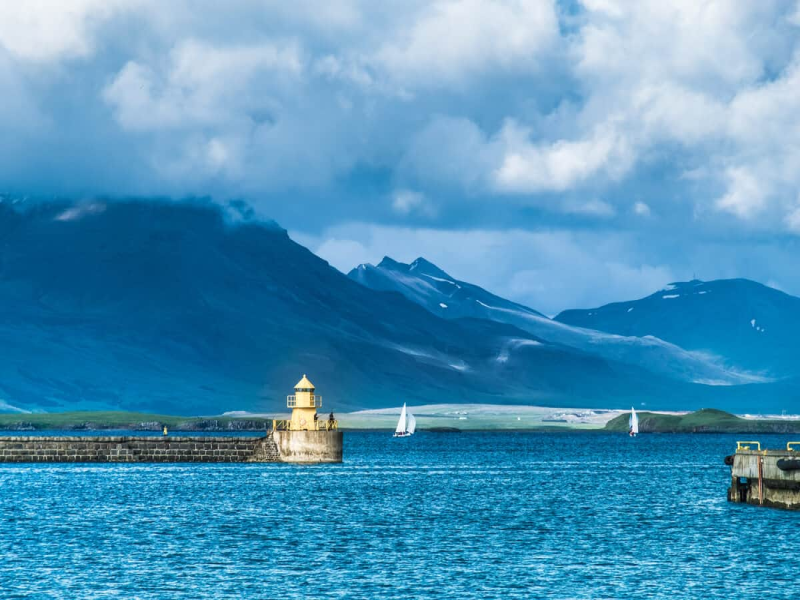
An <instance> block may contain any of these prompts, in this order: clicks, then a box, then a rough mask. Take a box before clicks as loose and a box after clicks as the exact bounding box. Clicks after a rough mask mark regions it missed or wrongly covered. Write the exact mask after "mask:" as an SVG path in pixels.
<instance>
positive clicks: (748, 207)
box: [716, 167, 766, 219]
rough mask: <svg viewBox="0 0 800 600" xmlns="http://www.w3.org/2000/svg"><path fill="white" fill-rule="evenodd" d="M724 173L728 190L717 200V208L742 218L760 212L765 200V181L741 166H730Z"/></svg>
mask: <svg viewBox="0 0 800 600" xmlns="http://www.w3.org/2000/svg"><path fill="white" fill-rule="evenodd" d="M726 175H727V179H728V191H727V192H726V193H725V195H724V196H722V198H720V199H719V200H717V203H716V205H717V208H719V209H720V210H724V211H727V212H729V213H731V214H733V215H736V216H737V217H740V218H743V219H746V218H750V217H752V216H754V215H756V214H757V213H758V212H760V211H761V209H762V208H763V207H764V203H765V201H766V192H765V190H764V185H765V182H762V181H759V180H758V179H757V178H756V177H755V176H754V175H753V173H751V172H750V171H748V170H747V169H745V168H741V167H731V168H730V169H728V171H727V174H726Z"/></svg>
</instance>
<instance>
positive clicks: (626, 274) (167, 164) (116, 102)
mask: <svg viewBox="0 0 800 600" xmlns="http://www.w3.org/2000/svg"><path fill="white" fill-rule="evenodd" d="M797 15H798V12H797V4H796V3H787V2H781V1H779V0H764V1H763V2H757V3H756V2H734V3H732V2H728V1H725V0H707V1H704V2H696V1H691V0H675V1H673V2H662V1H659V0H641V1H639V2H627V1H622V0H577V1H575V2H572V1H570V2H567V1H566V0H565V1H562V2H555V1H549V0H530V1H526V2H523V1H521V0H502V1H501V0H498V1H488V0H485V1H482V0H432V1H423V0H409V1H407V2H389V3H381V4H376V3H374V2H369V1H367V0H332V1H331V2H327V3H322V4H320V3H319V2H314V1H313V0H297V1H296V2H291V3H286V2H279V1H277V0H230V2H226V3H225V4H224V5H222V4H217V3H204V4H203V9H202V10H198V9H197V4H196V3H193V2H189V1H188V0H175V1H174V2H169V3H163V2H156V1H155V0H104V1H103V2H100V1H99V0H75V1H74V2H69V3H64V2H54V1H48V0H31V1H30V2H24V3H21V2H17V3H13V2H6V3H4V4H2V6H0V87H2V89H3V90H4V97H3V102H2V103H0V125H2V128H3V131H4V132H6V133H7V135H5V136H4V137H3V141H2V143H0V181H2V182H3V186H4V187H3V189H2V190H0V192H2V193H6V194H11V195H14V194H16V195H18V196H29V195H30V196H33V197H43V198H50V197H54V196H56V197H73V198H88V199H91V198H95V197H98V196H102V197H105V196H128V195H158V196H177V197H181V196H186V195H203V196H210V197H212V198H214V199H216V200H219V201H220V202H225V201H227V200H228V199H231V198H241V199H244V200H246V201H247V202H249V203H251V204H252V205H253V206H254V207H255V209H256V210H257V212H258V213H259V214H260V215H262V216H269V217H274V218H275V219H276V220H278V221H279V222H281V223H282V224H283V225H284V226H286V227H288V228H290V229H296V228H297V227H298V226H301V227H303V228H306V229H307V235H309V236H311V237H310V239H317V238H318V236H319V234H320V232H321V231H327V230H328V229H329V228H331V227H335V226H336V224H337V223H350V222H353V221H358V222H361V223H365V224H371V225H374V226H380V227H387V228H389V229H388V230H387V231H394V229H393V228H395V229H396V228H403V227H406V226H407V225H408V224H409V223H420V222H424V223H425V224H426V226H428V227H430V229H431V230H435V231H436V232H437V234H436V236H437V237H431V238H428V237H425V236H423V237H422V238H420V239H416V238H413V236H411V234H407V237H408V239H409V240H411V241H417V242H419V243H429V242H428V240H429V239H432V240H439V241H440V243H441V240H442V239H443V237H442V236H443V233H442V232H447V231H457V232H459V231H476V230H479V231H494V232H500V231H502V230H503V229H504V228H511V229H513V230H514V231H517V230H520V231H522V230H535V231H537V232H541V231H542V230H548V231H549V230H552V231H558V232H561V235H562V236H567V235H568V233H570V232H571V233H572V234H573V235H579V234H580V235H585V234H586V232H587V231H589V232H590V233H591V234H592V235H595V236H597V237H596V239H595V241H596V242H597V243H600V240H607V239H610V238H612V237H614V236H617V235H619V236H622V237H624V238H625V239H628V236H633V235H638V236H641V237H643V238H646V239H647V240H648V242H649V244H650V247H651V248H652V250H651V251H648V254H647V257H646V258H645V259H642V261H641V263H639V262H637V261H636V260H634V259H633V258H631V256H632V255H631V254H630V251H631V250H630V249H631V248H632V247H633V246H635V244H632V243H629V244H626V245H620V246H616V247H615V246H613V245H610V246H608V247H609V250H608V253H607V254H604V255H603V264H602V265H597V264H596V263H595V264H592V263H591V261H589V259H588V258H585V257H584V256H583V255H582V254H580V253H577V254H572V250H571V249H570V248H572V247H573V246H574V244H572V245H570V244H566V243H559V241H562V242H563V238H559V237H551V238H541V239H547V240H549V241H550V242H551V243H553V244H554V245H555V247H559V248H561V249H562V250H564V252H565V253H566V256H573V258H574V259H575V260H576V261H579V262H581V261H583V262H582V263H581V264H584V263H585V264H586V265H589V267H588V268H587V269H586V270H585V271H578V272H579V273H581V276H583V277H585V278H586V279H587V283H586V284H585V286H584V287H582V288H580V290H590V289H591V287H592V283H591V282H596V283H598V285H600V284H599V282H598V280H597V278H595V277H594V276H593V273H592V269H593V268H597V269H598V271H599V272H600V273H604V276H606V277H608V279H609V281H612V282H614V283H613V285H616V286H619V289H620V290H626V291H630V292H634V291H636V289H637V288H636V287H635V285H634V284H632V283H626V282H627V281H628V280H629V279H632V278H634V277H635V276H636V273H638V274H639V276H641V277H642V278H643V280H644V281H646V282H651V281H652V280H654V279H656V278H657V276H660V274H665V273H667V272H670V273H673V274H676V275H677V274H680V273H683V272H684V267H685V265H684V264H683V263H684V260H689V258H688V257H693V260H694V261H696V262H702V263H703V264H707V260H710V259H705V258H704V253H705V254H707V255H708V256H715V257H718V258H719V260H725V261H726V265H728V266H725V267H724V268H723V267H719V268H717V269H712V267H713V265H711V266H709V267H708V270H709V271H711V270H714V272H716V273H719V274H725V275H729V276H736V275H742V274H745V273H749V274H751V276H752V275H753V274H755V275H757V273H756V272H755V271H752V270H751V268H755V267H751V266H749V265H750V263H748V262H747V261H743V260H742V261H737V260H734V259H735V258H736V256H738V255H737V252H739V253H741V255H742V256H745V255H747V256H751V257H752V256H758V257H760V260H762V261H763V263H761V264H758V265H756V266H758V267H759V268H760V269H761V270H762V271H763V272H764V273H768V276H769V277H770V278H772V279H775V280H778V281H781V282H784V285H785V286H786V287H787V289H789V290H792V289H794V288H793V286H795V285H798V283H797V282H796V280H795V278H794V277H793V276H792V274H791V273H789V274H788V275H787V274H786V273H784V272H783V271H782V270H785V269H789V267H787V265H788V264H789V263H788V259H787V258H786V256H785V255H784V253H783V251H782V250H781V249H780V243H781V242H783V243H787V240H792V241H793V240H794V238H793V236H794V235H795V234H796V233H797V231H798V224H797V223H798V217H797V206H798V205H797V189H798V188H799V187H800V124H798V121H797V118H796V115H797V113H798V110H799V109H800V29H798V26H797V23H798V20H797ZM642 199H646V200H645V201H643V200H642ZM645 202H646V203H645ZM648 215H649V216H651V217H652V216H653V215H657V216H658V219H653V218H642V217H647V216H648ZM637 217H638V218H637ZM515 235H516V234H515ZM769 236H774V237H775V238H776V244H777V245H776V246H774V247H773V246H769V248H761V246H759V243H760V242H759V240H762V239H765V238H767V237H769ZM332 239H333V238H332ZM336 239H340V240H341V241H342V243H338V242H335V241H332V242H331V245H330V246H329V247H330V248H336V247H338V248H339V250H338V253H339V254H340V255H341V256H343V257H344V256H355V255H356V254H363V253H364V252H366V253H369V252H371V251H372V250H371V249H372V248H377V246H378V244H377V243H375V244H370V243H367V241H365V240H362V239H361V238H357V239H356V238H350V237H346V236H345V237H341V236H340V237H339V238H336ZM354 239H355V241H357V242H358V243H359V244H361V247H359V246H354V245H353V244H348V243H346V242H347V241H348V240H349V241H353V240H354ZM487 239H488V238H487ZM492 239H494V240H497V239H500V236H499V234H498V235H495V236H493V238H492ZM462 242H463V238H457V239H455V238H454V243H462ZM430 243H432V242H430ZM603 243H605V242H603ZM337 244H338V245H337ZM520 244H522V243H521V242H520ZM676 244H677V245H679V246H680V247H681V248H682V252H681V253H679V254H680V256H678V255H677V254H678V253H675V252H674V248H675V245H676ZM719 244H722V245H724V246H725V248H726V249H725V251H724V252H723V251H722V250H720V251H719V252H716V251H709V248H712V249H713V248H717V245H719ZM502 247H503V248H505V249H506V250H507V251H508V252H523V253H526V252H528V253H529V252H532V251H534V250H535V251H540V250H541V248H540V247H539V246H536V247H534V246H525V245H524V244H522V245H520V246H518V247H511V246H508V245H502ZM581 247H582V246H581ZM737 249H738V250H737ZM638 250H639V251H641V248H639V249H638ZM331 252H333V250H331ZM613 252H619V253H620V258H618V259H616V262H615V259H614V257H613ZM490 254H491V252H490ZM587 254H588V252H587ZM523 255H524V254H523ZM684 255H685V256H686V257H687V258H685V259H684V258H683V256H684ZM493 256H494V258H495V260H496V261H498V262H502V260H504V259H503V257H502V256H501V255H500V254H494V255H493ZM377 258H378V259H380V256H378V257H377ZM410 258H414V257H413V256H411V257H410ZM445 258H447V257H445ZM448 260H452V261H453V262H454V264H456V266H458V265H459V264H461V263H460V262H458V261H456V259H454V258H453V259H450V258H448ZM474 260H475V264H476V265H478V266H476V267H475V269H476V270H478V272H479V273H478V275H479V276H481V277H483V275H481V270H482V269H487V270H491V268H492V267H491V265H489V264H488V263H486V262H481V261H480V260H478V257H474ZM551 260H553V261H554V264H557V265H560V268H564V269H565V270H566V271H569V269H566V267H565V265H566V264H567V259H566V258H563V259H562V258H561V257H558V256H551ZM612 264H618V265H621V266H620V267H619V268H618V269H617V271H614V269H613V268H612V267H611V266H610V265H612ZM480 265H484V266H480ZM540 269H544V270H543V271H542V272H543V273H545V274H546V275H547V276H552V277H554V278H558V279H559V281H563V280H564V279H565V275H561V276H559V275H558V273H556V272H554V271H550V270H547V269H545V267H541V266H539V265H534V266H530V265H527V266H526V265H523V264H521V263H520V264H517V265H516V266H515V270H514V272H513V273H512V272H510V271H509V272H505V273H504V277H506V278H507V281H511V280H512V279H513V275H514V273H522V272H528V271H530V272H531V273H534V274H535V273H537V272H539V271H540ZM737 269H738V270H737ZM465 274H468V273H467V271H466V266H465ZM651 274H655V275H651ZM526 277H527V278H526ZM526 277H523V276H521V275H520V276H518V280H519V281H520V282H521V283H520V284H519V285H520V286H521V287H520V288H519V289H520V290H521V289H523V287H524V286H528V288H527V289H534V287H535V286H534V283H531V282H533V281H534V280H535V276H534V275H530V276H526ZM765 277H766V276H765ZM465 278H468V277H465ZM485 279H486V281H488V282H490V283H491V282H492V281H494V280H493V279H492V278H491V277H486V278H485ZM525 281H527V282H528V283H524V282H525ZM498 285H499V286H505V287H504V288H503V289H506V290H507V291H509V293H514V292H513V290H510V288H509V284H508V283H502V282H499V284H498ZM536 285H539V284H538V283H537V284H536ZM548 285H549V284H548ZM558 285H562V284H558ZM563 285H564V288H563V289H564V292H563V295H564V297H565V298H567V297H570V298H572V300H574V301H575V302H577V301H579V300H580V299H581V298H588V294H589V291H586V292H584V291H579V289H578V286H577V284H574V286H573V284H568V283H563ZM557 287H558V286H557V285H556V284H555V283H553V284H552V285H551V287H550V289H551V291H553V290H555V289H557ZM601 287H602V286H601ZM798 290H800V287H798ZM520 293H522V292H520ZM532 293H533V292H531V294H532ZM554 293H555V292H554ZM559 293H560V292H559ZM596 293H597V294H599V295H602V294H604V293H605V292H596ZM608 293H609V295H612V291H609V292H608ZM531 299H532V302H533V301H536V302H543V303H545V304H546V302H547V301H546V300H543V296H540V295H535V296H531Z"/></svg>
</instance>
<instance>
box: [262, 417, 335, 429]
mask: <svg viewBox="0 0 800 600" xmlns="http://www.w3.org/2000/svg"><path fill="white" fill-rule="evenodd" d="M291 428H292V421H291V419H273V421H272V430H273V431H289V430H291ZM337 429H339V420H338V419H333V420H330V419H325V420H317V421H313V422H312V423H310V424H309V425H308V426H307V427H304V428H303V429H302V430H301V431H336V430H337Z"/></svg>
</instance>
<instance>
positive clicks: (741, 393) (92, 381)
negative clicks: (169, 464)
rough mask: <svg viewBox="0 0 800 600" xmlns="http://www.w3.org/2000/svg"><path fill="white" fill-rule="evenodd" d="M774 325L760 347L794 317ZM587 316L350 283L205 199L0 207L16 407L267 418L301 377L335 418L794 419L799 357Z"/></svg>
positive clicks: (385, 277) (270, 226)
mask: <svg viewBox="0 0 800 600" xmlns="http://www.w3.org/2000/svg"><path fill="white" fill-rule="evenodd" d="M691 283H692V284H694V283H696V282H691ZM716 283H720V282H711V283H710V284H708V285H711V284H716ZM747 283H748V284H752V282H747ZM680 285H684V284H680ZM687 285H688V284H687ZM752 285H755V286H757V285H758V284H752ZM678 287H680V286H679V285H676V288H675V289H677V288H678ZM761 287H763V286H761ZM764 289H765V290H770V288H764ZM721 290H722V288H720V289H716V288H714V290H713V292H712V293H716V296H715V298H719V300H715V301H718V302H731V301H732V300H731V299H730V298H728V299H727V300H726V299H725V297H723V296H724V294H723V293H722V291H721ZM772 291H773V292H774V290H772ZM670 292H672V293H674V292H675V290H670ZM712 293H707V294H704V295H708V296H712ZM731 293H732V294H733V292H731ZM776 293H779V292H776ZM663 295H670V294H668V293H667V292H664V293H663ZM734 295H735V294H734ZM784 296H785V295H784ZM787 298H789V299H790V300H792V301H794V302H800V300H798V299H797V298H792V297H789V296H787ZM646 300H647V299H644V300H642V301H637V302H645V301H646ZM675 305H676V306H677V303H676V304H675ZM785 306H786V307H788V308H786V310H792V307H793V306H794V305H793V304H791V303H789V304H786V305H785ZM604 308H605V307H604ZM639 309H641V312H642V313H644V312H646V310H648V309H647V305H646V304H642V305H636V306H635V310H634V311H631V313H633V312H635V311H636V310H639ZM625 310H627V308H626V309H625ZM779 310H784V305H783V304H779V303H777V304H775V311H779ZM597 311H601V312H602V311H603V309H597ZM587 312H595V311H587ZM745 312H746V311H745ZM631 313H627V312H626V313H625V314H631ZM709 314H711V315H712V316H713V314H714V313H713V312H712V313H709ZM718 314H727V313H725V312H724V311H720V312H719V313H718ZM736 314H739V313H736ZM747 314H749V313H747ZM760 314H761V313H753V315H752V317H753V318H755V319H756V321H755V323H756V325H753V326H752V327H751V329H752V330H753V332H754V333H756V334H762V335H765V336H766V335H767V334H769V333H770V332H771V330H772V329H773V328H775V329H777V328H778V326H777V325H773V323H776V324H777V323H778V322H779V321H778V320H777V319H779V317H780V315H779V314H777V313H775V314H772V313H770V314H769V315H767V313H766V312H765V313H764V314H763V316H759V315H760ZM593 317H594V315H583V314H582V312H581V311H572V312H571V313H562V314H561V315H559V316H558V318H557V319H555V320H552V319H548V318H547V317H545V316H544V315H542V314H541V313H539V312H537V311H536V310H534V309H531V308H528V307H525V306H522V305H520V304H518V303H514V302H511V301H508V300H505V299H503V298H500V297H498V296H496V295H493V294H491V293H490V292H488V291H486V290H483V289H482V288H480V287H478V286H475V285H471V284H469V283H467V282H463V281H458V280H456V279H454V278H452V277H450V276H449V275H448V274H447V273H446V272H444V271H443V270H441V269H439V268H438V267H436V266H435V265H433V264H431V263H429V262H428V261H425V260H424V259H418V260H417V261H414V262H413V263H411V264H410V265H404V264H402V263H399V262H395V261H392V260H391V259H385V260H384V261H383V262H381V263H380V265H378V266H377V267H373V266H370V265H362V266H360V267H358V268H356V269H354V271H353V272H351V273H350V275H349V277H348V276H346V275H344V274H342V273H341V272H339V271H337V270H336V269H334V268H333V267H331V266H330V265H329V264H327V263H326V262H325V261H323V260H322V259H320V258H319V257H317V256H315V255H314V254H313V253H311V252H310V251H308V250H307V249H306V248H304V247H302V246H300V245H298V244H297V243H295V242H293V241H292V240H291V239H290V238H289V236H288V235H287V233H286V231H284V230H283V229H281V228H280V227H279V226H278V225H276V224H275V223H271V222H261V221H255V220H252V219H251V218H249V217H248V215H247V214H246V213H239V212H236V211H232V210H229V209H223V208H220V207H219V206H216V205H213V204H210V203H186V202H181V203H177V202H175V203H173V202H166V201H163V202H162V201H128V202H122V201H117V202H91V203H78V204H75V203H44V204H42V203H37V204H28V203H18V204H11V203H8V202H4V203H0V409H2V410H6V411H13V410H24V411H55V410H65V409H126V410H138V411H154V412H161V413H173V414H184V415H201V414H219V413H221V412H224V411H231V410H247V411H252V412H273V411H280V410H285V395H286V394H288V393H291V387H292V385H293V384H294V382H295V381H297V380H298V379H299V378H300V377H301V376H302V374H303V373H304V372H305V373H308V375H309V377H310V378H311V379H312V381H314V383H315V384H316V385H317V388H318V391H319V392H320V393H321V394H322V395H323V399H324V403H323V410H328V409H334V410H350V409H356V408H380V407H389V406H397V405H399V404H401V403H402V402H404V401H405V402H409V403H412V404H413V403H432V402H436V403H441V402H452V403H458V402H471V403H473V402H486V403H517V404H520V403H523V404H542V405H551V406H586V407H624V406H630V405H631V404H636V405H637V406H639V405H641V404H642V403H646V405H647V407H648V408H661V409H668V408H672V409H693V408H697V407H700V406H716V407H719V408H725V409H727V410H733V411H739V412H743V411H747V410H756V409H758V410H768V409H769V410H775V411H778V410H784V409H785V410H791V409H792V408H793V407H794V406H795V398H796V395H795V393H796V390H797V385H796V380H795V378H794V375H795V372H794V371H793V370H792V369H791V368H790V363H791V361H790V360H788V359H787V360H779V358H780V357H781V353H780V352H778V351H776V352H774V353H773V354H772V356H774V357H775V361H774V362H771V361H770V360H769V359H768V358H766V357H764V356H762V357H750V358H748V357H747V356H745V355H746V354H747V353H746V343H744V342H742V343H741V344H738V345H736V346H735V348H734V347H733V346H731V347H730V348H729V346H728V345H726V344H728V342H729V341H730V339H738V338H736V337H735V336H734V337H733V338H731V337H730V335H728V333H727V332H725V331H724V328H725V325H724V323H723V324H717V323H716V322H714V323H709V324H707V329H708V330H709V331H712V332H713V331H719V335H717V336H716V337H715V338H714V343H713V344H712V343H711V342H707V343H705V344H701V343H700V341H702V340H703V337H702V332H699V333H698V332H695V334H694V335H695V337H691V336H689V334H686V333H679V332H677V331H666V330H665V331H663V332H661V333H663V335H661V334H659V332H656V330H654V329H653V330H651V328H650V327H649V326H648V325H647V322H646V321H645V320H642V321H641V322H640V323H639V325H638V328H635V329H632V330H630V331H620V330H617V329H615V325H614V323H613V319H610V320H609V321H608V323H606V322H601V321H600V320H598V321H597V323H594V324H592V323H584V322H579V321H580V320H581V319H587V318H593ZM642 318H643V317H642ZM731 318H733V317H731ZM761 319H763V323H762V320H761ZM653 320H654V322H655V321H659V317H658V316H654V317H653ZM701 321H702V320H701ZM701 321H698V320H697V319H695V318H694V317H692V318H689V317H686V322H688V323H693V324H694V326H695V327H697V324H698V323H699V322H701ZM674 323H675V324H676V325H675V326H676V327H679V326H680V319H679V318H677V317H676V318H675V319H674ZM757 328H761V329H763V331H759V330H758V329H757ZM776 333H777V332H776ZM726 335H728V337H726ZM681 336H683V337H681ZM781 339H783V338H781ZM692 340H696V341H697V343H693V342H692ZM787 341H788V338H787ZM729 350H730V352H729Z"/></svg>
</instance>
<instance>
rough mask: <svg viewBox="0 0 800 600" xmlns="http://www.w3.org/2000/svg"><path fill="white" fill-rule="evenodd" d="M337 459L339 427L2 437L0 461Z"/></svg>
mask: <svg viewBox="0 0 800 600" xmlns="http://www.w3.org/2000/svg"><path fill="white" fill-rule="evenodd" d="M287 434H290V435H287ZM281 449H283V451H281ZM341 461H342V433H341V432H339V431H292V432H282V431H276V432H274V433H270V434H268V435H266V436H264V437H234V436H214V437H206V436H202V437H200V436H171V435H170V436H164V437H155V436H64V437H55V436H52V437H51V436H9V437H0V463H54V462H65V463H179V462H180V463H186V462H199V463H251V462H260V463H278V462H303V463H314V462H341Z"/></svg>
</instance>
